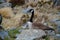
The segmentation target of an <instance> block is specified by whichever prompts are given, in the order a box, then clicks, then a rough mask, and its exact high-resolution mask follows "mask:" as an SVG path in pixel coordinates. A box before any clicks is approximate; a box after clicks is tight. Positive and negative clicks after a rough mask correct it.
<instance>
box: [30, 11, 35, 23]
mask: <svg viewBox="0 0 60 40" xmlns="http://www.w3.org/2000/svg"><path fill="white" fill-rule="evenodd" d="M33 17H34V11H33V12H32V15H31V18H30V22H33Z"/></svg>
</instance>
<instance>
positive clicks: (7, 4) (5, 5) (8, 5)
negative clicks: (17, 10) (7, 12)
mask: <svg viewBox="0 0 60 40" xmlns="http://www.w3.org/2000/svg"><path fill="white" fill-rule="evenodd" d="M11 6H12V5H11V3H8V2H6V3H2V4H0V8H3V7H11Z"/></svg>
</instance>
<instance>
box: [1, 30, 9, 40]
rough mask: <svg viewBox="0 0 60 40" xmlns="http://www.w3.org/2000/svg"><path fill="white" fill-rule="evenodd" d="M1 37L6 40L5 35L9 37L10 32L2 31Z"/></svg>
mask: <svg viewBox="0 0 60 40" xmlns="http://www.w3.org/2000/svg"><path fill="white" fill-rule="evenodd" d="M0 37H1V39H3V40H4V38H5V37H8V38H9V35H8V32H7V31H0Z"/></svg>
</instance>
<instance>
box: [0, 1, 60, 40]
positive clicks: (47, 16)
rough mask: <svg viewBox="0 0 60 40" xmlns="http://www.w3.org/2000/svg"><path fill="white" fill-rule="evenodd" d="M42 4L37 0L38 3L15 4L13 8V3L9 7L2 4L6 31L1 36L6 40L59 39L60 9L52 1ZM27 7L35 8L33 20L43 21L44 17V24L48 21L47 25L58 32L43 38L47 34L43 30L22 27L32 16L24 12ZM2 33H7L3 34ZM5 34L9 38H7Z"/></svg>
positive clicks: (0, 11)
mask: <svg viewBox="0 0 60 40" xmlns="http://www.w3.org/2000/svg"><path fill="white" fill-rule="evenodd" d="M7 4H8V3H7ZM35 4H36V5H35ZM2 5H5V4H2ZM40 5H41V4H40V3H39V2H38V1H37V2H36V3H35V2H33V3H32V2H29V3H26V4H24V5H22V6H15V7H14V8H13V9H12V8H11V5H9V6H8V7H6V6H5V7H4V6H3V7H2V6H1V7H2V8H1V7H0V14H1V15H2V16H3V21H2V24H1V26H2V27H3V28H4V31H3V30H1V33H0V37H2V38H3V39H4V40H33V39H34V40H40V39H41V40H59V38H60V12H59V10H58V9H57V8H56V7H52V3H51V4H50V5H49V4H48V3H46V4H42V6H40ZM26 8H33V9H34V19H33V20H34V21H33V22H37V23H38V22H40V23H42V21H43V18H44V21H43V24H44V23H46V24H47V26H50V27H52V28H54V29H55V30H56V34H54V35H51V36H49V35H48V36H47V37H46V38H45V39H42V38H41V36H43V35H46V34H45V32H44V31H43V30H36V29H23V28H21V27H22V25H23V24H24V23H26V22H27V21H28V20H29V19H30V16H31V15H30V14H26V13H24V10H25V9H26ZM2 33H3V34H4V33H5V34H4V35H3V34H2ZM1 34H2V35H1ZM6 34H7V35H6ZM5 35H6V36H7V37H8V38H5ZM24 35H25V36H24ZM1 40H2V39H1Z"/></svg>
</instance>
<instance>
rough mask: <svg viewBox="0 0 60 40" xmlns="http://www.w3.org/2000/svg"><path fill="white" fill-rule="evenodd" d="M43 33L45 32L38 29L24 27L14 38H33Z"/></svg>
mask: <svg viewBox="0 0 60 40" xmlns="http://www.w3.org/2000/svg"><path fill="white" fill-rule="evenodd" d="M45 35H46V34H45V32H44V31H43V30H40V29H26V30H23V31H22V32H21V34H19V35H18V36H17V38H16V40H33V39H35V38H40V37H42V36H45Z"/></svg>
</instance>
